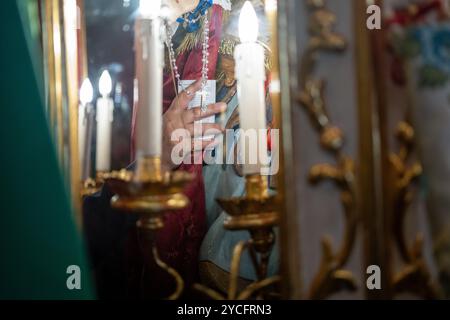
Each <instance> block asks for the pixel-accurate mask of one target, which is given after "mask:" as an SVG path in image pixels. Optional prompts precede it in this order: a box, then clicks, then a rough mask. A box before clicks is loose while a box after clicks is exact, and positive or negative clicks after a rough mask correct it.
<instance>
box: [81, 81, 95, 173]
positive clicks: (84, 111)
mask: <svg viewBox="0 0 450 320" xmlns="http://www.w3.org/2000/svg"><path fill="white" fill-rule="evenodd" d="M93 97H94V90H93V88H92V84H91V81H89V79H85V80H84V81H83V84H82V85H81V88H80V107H79V109H78V147H79V149H78V153H79V157H80V164H81V169H82V170H81V179H82V181H84V180H86V179H87V178H88V177H89V171H87V170H88V168H86V166H87V162H89V161H88V158H89V155H90V152H89V151H88V150H90V144H91V139H90V132H91V131H92V130H91V128H92V119H91V118H92V114H93V112H92V99H93Z"/></svg>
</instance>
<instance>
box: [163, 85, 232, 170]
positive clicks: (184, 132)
mask: <svg viewBox="0 0 450 320" xmlns="http://www.w3.org/2000/svg"><path fill="white" fill-rule="evenodd" d="M201 86H202V81H201V80H197V81H196V82H194V83H193V84H191V85H190V86H189V87H188V88H187V89H186V90H184V91H182V92H181V93H180V94H179V95H178V96H177V97H176V98H175V99H174V100H173V102H172V104H171V105H170V107H169V109H168V110H167V111H166V112H165V113H164V115H163V155H162V163H163V166H164V168H165V169H174V168H175V167H176V166H177V163H174V159H172V151H173V149H174V148H175V147H177V146H178V147H179V146H181V145H182V144H183V145H184V147H183V150H179V149H177V150H179V151H180V152H183V154H179V152H176V157H177V158H181V159H182V160H183V159H185V158H186V157H189V156H193V157H194V159H196V158H197V157H201V156H202V154H203V150H205V149H206V148H208V147H212V146H214V145H215V144H216V141H215V139H214V138H212V139H210V140H201V141H200V143H198V142H196V141H195V140H194V137H197V138H198V137H200V136H205V135H207V136H209V135H210V134H211V133H213V134H215V135H217V134H220V133H222V132H223V128H222V127H221V126H220V125H219V124H216V123H205V124H198V123H197V121H199V120H202V119H205V118H209V117H211V116H214V115H216V114H218V113H221V112H223V111H225V109H226V107H227V105H226V104H225V103H223V102H219V103H214V104H211V105H209V106H208V107H207V109H206V111H205V112H203V111H201V108H200V107H196V108H192V109H189V108H188V106H189V103H190V102H191V101H192V99H193V98H194V96H195V93H196V92H197V91H199V90H200V89H201ZM197 141H198V140H197ZM186 143H187V146H186V145H185V144H186ZM200 159H201V158H200ZM194 161H195V160H194ZM191 163H192V162H191ZM200 163H201V162H200Z"/></svg>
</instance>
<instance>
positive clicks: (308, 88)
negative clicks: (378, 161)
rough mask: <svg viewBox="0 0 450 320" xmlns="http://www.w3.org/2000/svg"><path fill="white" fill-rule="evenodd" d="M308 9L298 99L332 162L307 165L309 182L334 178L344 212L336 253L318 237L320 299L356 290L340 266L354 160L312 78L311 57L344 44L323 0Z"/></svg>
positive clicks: (352, 219)
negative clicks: (345, 152) (343, 291)
mask: <svg viewBox="0 0 450 320" xmlns="http://www.w3.org/2000/svg"><path fill="white" fill-rule="evenodd" d="M306 2H307V6H308V7H309V9H310V16H309V18H310V20H309V35H310V38H309V42H308V47H307V49H306V51H305V54H304V56H303V58H302V64H301V66H302V72H301V75H300V78H301V79H300V83H301V88H302V91H301V92H300V94H299V96H298V100H299V102H300V103H301V104H302V106H303V107H304V108H305V109H306V110H307V111H308V113H309V115H310V117H311V120H312V121H313V123H314V125H315V126H316V128H317V130H318V132H319V134H320V143H321V145H322V147H323V148H324V149H326V150H327V151H329V152H331V153H333V155H334V156H335V158H336V162H337V163H336V164H335V165H331V164H318V165H315V166H313V167H312V168H311V170H310V173H309V179H310V182H311V183H313V184H315V183H318V182H320V181H322V180H325V179H330V180H332V181H334V182H335V183H336V185H337V187H338V188H339V189H340V191H341V202H342V204H343V207H344V212H345V230H344V239H343V241H342V244H341V245H340V248H339V249H338V251H337V252H334V251H333V248H332V241H331V240H330V238H329V237H327V236H325V237H323V239H322V261H321V264H320V267H319V271H318V273H317V274H316V276H315V277H314V279H313V282H312V285H311V287H310V290H309V295H308V297H309V298H310V299H324V298H326V297H329V296H330V295H332V294H334V293H336V292H338V291H340V290H341V289H348V290H356V281H355V278H354V276H353V274H352V273H351V272H350V271H348V270H345V269H344V267H345V265H346V263H347V262H348V259H349V257H350V255H351V252H352V249H353V246H354V242H355V236H356V229H357V214H356V207H355V198H356V196H355V168H354V161H353V159H352V158H350V157H349V156H347V155H345V154H344V153H343V152H342V147H343V144H344V134H343V132H342V130H341V129H340V128H338V127H336V126H334V125H333V124H332V122H331V120H330V117H329V116H328V113H327V109H326V102H325V99H324V89H325V82H324V80H322V79H315V78H314V76H313V68H314V65H315V63H314V62H315V56H316V54H317V53H318V52H320V51H336V52H342V51H343V50H345V49H346V47H347V42H346V40H345V39H344V38H343V37H342V36H341V35H339V34H337V33H336V32H335V31H334V30H333V29H334V25H335V23H336V15H335V14H334V13H332V12H331V11H329V10H328V9H327V8H326V3H325V0H307V1H306Z"/></svg>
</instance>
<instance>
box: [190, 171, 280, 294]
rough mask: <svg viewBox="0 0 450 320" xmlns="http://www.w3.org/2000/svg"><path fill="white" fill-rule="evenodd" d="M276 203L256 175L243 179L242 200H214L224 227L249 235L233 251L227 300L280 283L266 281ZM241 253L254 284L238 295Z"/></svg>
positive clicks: (265, 183) (264, 179)
mask: <svg viewBox="0 0 450 320" xmlns="http://www.w3.org/2000/svg"><path fill="white" fill-rule="evenodd" d="M276 201H277V200H276V197H275V196H272V195H269V192H268V181H267V177H265V176H261V175H258V174H256V175H249V176H247V177H246V195H245V196H244V197H240V198H231V199H217V202H218V203H219V205H220V206H221V207H222V208H223V209H224V210H225V211H226V212H227V213H228V215H229V217H228V218H227V219H226V220H225V222H224V227H225V228H226V229H228V230H234V231H237V230H248V231H249V233H250V240H248V241H241V242H240V243H238V244H237V245H236V247H235V248H234V251H233V257H232V260H231V268H230V284H229V289H228V297H227V298H228V299H230V300H234V299H239V300H245V299H249V298H250V297H251V296H253V295H254V294H256V293H258V292H260V291H261V290H263V289H265V288H267V287H269V286H271V285H273V284H275V283H277V282H279V281H280V277H279V276H275V277H272V278H267V266H268V262H269V256H270V252H271V249H272V247H273V245H274V243H275V235H274V231H273V228H274V227H275V226H276V225H277V224H278V220H279V213H278V211H277V202H276ZM245 250H248V251H249V253H250V257H251V259H252V263H253V265H254V268H255V270H256V273H257V276H258V280H257V281H256V282H254V283H252V284H251V285H249V286H248V287H247V288H245V289H244V290H243V291H242V292H240V293H238V292H237V287H238V285H237V283H238V279H239V267H240V261H241V257H242V254H243V253H244V251H245ZM258 256H259V259H258ZM196 288H197V289H198V290H200V291H202V292H203V293H204V294H206V295H208V296H210V297H212V298H214V299H219V298H223V299H225V297H222V296H221V295H220V294H219V293H217V292H215V291H213V290H211V289H209V288H206V287H204V286H202V285H196Z"/></svg>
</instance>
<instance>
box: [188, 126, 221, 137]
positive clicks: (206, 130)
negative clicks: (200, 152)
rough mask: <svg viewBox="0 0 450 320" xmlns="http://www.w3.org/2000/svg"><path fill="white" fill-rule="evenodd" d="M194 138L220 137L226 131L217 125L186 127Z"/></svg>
mask: <svg viewBox="0 0 450 320" xmlns="http://www.w3.org/2000/svg"><path fill="white" fill-rule="evenodd" d="M186 129H187V130H188V131H189V133H190V134H191V136H192V137H196V138H198V137H202V136H204V135H207V136H209V135H214V136H216V135H218V134H221V133H223V131H224V129H223V128H222V126H221V125H220V124H217V123H191V124H187V125H186Z"/></svg>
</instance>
